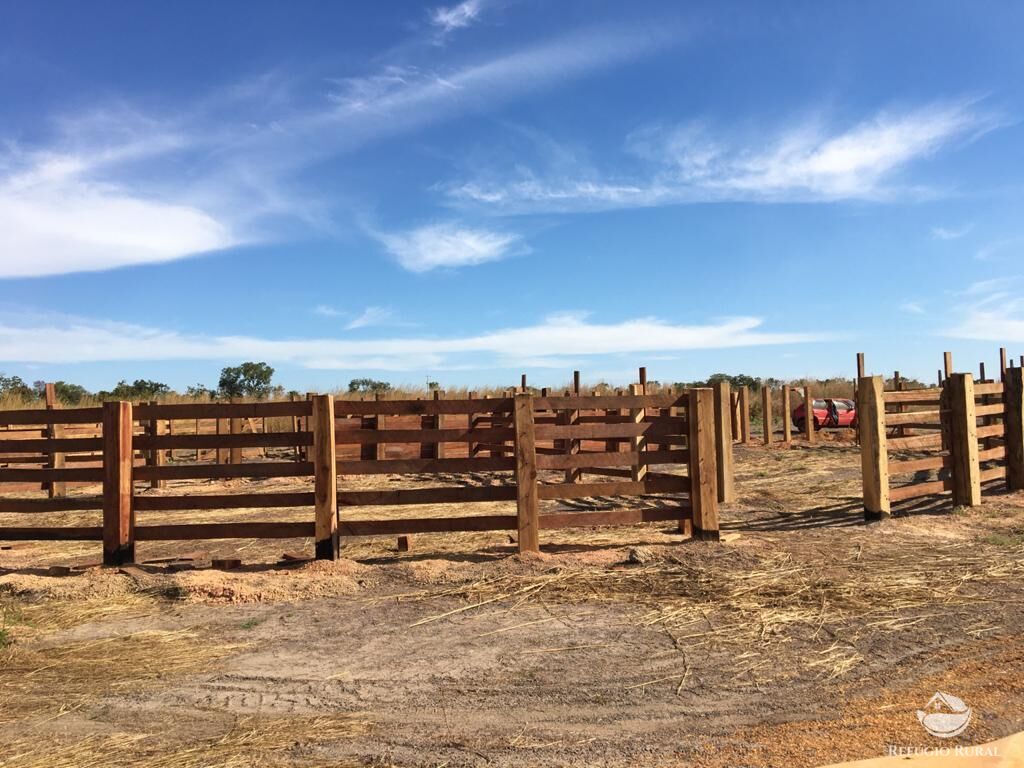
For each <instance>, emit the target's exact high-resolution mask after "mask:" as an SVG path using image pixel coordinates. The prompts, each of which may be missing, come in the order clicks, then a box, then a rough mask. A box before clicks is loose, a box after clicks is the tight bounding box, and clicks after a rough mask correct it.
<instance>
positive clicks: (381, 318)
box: [345, 307, 398, 331]
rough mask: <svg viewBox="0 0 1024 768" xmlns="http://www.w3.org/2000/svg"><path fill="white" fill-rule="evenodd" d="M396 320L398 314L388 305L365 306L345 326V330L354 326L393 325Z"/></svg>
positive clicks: (350, 329) (354, 327)
mask: <svg viewBox="0 0 1024 768" xmlns="http://www.w3.org/2000/svg"><path fill="white" fill-rule="evenodd" d="M397 320H398V314H397V313H396V312H395V310H393V309H389V308H388V307H367V308H366V309H364V310H363V311H362V313H360V315H359V316H358V317H356V318H355V319H354V320H352V321H351V322H350V323H348V325H346V326H345V330H347V331H353V330H355V329H356V328H369V327H371V326H374V325H394V324H395V322H397Z"/></svg>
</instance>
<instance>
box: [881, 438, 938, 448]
mask: <svg viewBox="0 0 1024 768" xmlns="http://www.w3.org/2000/svg"><path fill="white" fill-rule="evenodd" d="M888 447H889V450H890V451H905V450H910V449H915V448H941V447H942V435H915V436H913V437H893V438H890V439H889V441H888Z"/></svg>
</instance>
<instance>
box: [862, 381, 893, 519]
mask: <svg viewBox="0 0 1024 768" xmlns="http://www.w3.org/2000/svg"><path fill="white" fill-rule="evenodd" d="M857 421H859V422H860V467H861V482H862V484H863V488H864V519H865V520H867V521H869V522H870V521H874V520H881V519H882V518H883V517H888V516H889V515H890V514H891V513H892V508H891V505H890V502H889V453H888V448H887V447H886V437H885V380H884V379H883V378H882V377H881V376H866V377H864V378H862V379H860V380H859V381H858V382H857Z"/></svg>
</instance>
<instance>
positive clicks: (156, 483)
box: [146, 400, 167, 488]
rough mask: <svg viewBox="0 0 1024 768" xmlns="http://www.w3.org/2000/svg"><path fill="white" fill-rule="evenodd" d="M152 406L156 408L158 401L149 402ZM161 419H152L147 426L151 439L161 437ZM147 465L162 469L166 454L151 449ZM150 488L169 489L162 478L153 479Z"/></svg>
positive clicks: (147, 457)
mask: <svg viewBox="0 0 1024 768" xmlns="http://www.w3.org/2000/svg"><path fill="white" fill-rule="evenodd" d="M149 405H150V406H156V405H157V401H156V400H150V401H149ZM160 426H161V422H160V419H158V418H157V417H155V416H154V417H153V418H151V419H150V420H149V421H148V422H147V424H146V434H148V435H149V436H150V437H159V436H160ZM146 464H147V465H148V466H150V467H162V466H163V465H164V452H163V451H161V450H160V449H159V448H150V449H149V453H147V454H146ZM149 487H150V488H165V487H167V481H166V480H164V479H162V478H153V479H152V480H150V481H149Z"/></svg>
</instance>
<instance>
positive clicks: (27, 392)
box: [0, 373, 36, 400]
mask: <svg viewBox="0 0 1024 768" xmlns="http://www.w3.org/2000/svg"><path fill="white" fill-rule="evenodd" d="M0 397H18V398H21V399H22V400H33V399H35V397H36V393H35V390H33V389H32V387H30V386H29V385H28V384H26V383H25V382H24V381H22V379H21V377H20V376H4V375H3V374H2V373H0Z"/></svg>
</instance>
